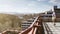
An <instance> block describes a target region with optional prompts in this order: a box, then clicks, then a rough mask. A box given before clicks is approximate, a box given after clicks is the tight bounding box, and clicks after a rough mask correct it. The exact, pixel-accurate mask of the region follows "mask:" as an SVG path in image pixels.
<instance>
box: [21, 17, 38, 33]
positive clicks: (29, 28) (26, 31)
mask: <svg viewBox="0 0 60 34" xmlns="http://www.w3.org/2000/svg"><path fill="white" fill-rule="evenodd" d="M37 19H38V17H37V18H36V19H35V20H34V22H33V23H32V24H31V25H30V27H28V28H27V29H25V30H24V31H22V32H21V33H20V34H25V33H28V32H29V31H31V30H32V28H33V25H34V23H36V21H37Z"/></svg>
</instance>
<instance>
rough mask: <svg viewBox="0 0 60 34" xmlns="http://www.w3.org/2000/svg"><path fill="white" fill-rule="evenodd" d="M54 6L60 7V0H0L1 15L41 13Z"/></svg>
mask: <svg viewBox="0 0 60 34" xmlns="http://www.w3.org/2000/svg"><path fill="white" fill-rule="evenodd" d="M54 5H57V6H59V7H60V0H0V13H41V12H45V11H49V10H51V9H52V8H53V6H54Z"/></svg>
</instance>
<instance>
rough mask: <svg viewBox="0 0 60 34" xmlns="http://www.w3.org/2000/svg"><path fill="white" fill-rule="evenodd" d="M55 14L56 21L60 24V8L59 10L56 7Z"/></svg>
mask: <svg viewBox="0 0 60 34" xmlns="http://www.w3.org/2000/svg"><path fill="white" fill-rule="evenodd" d="M54 12H55V15H56V21H58V22H60V8H58V7H57V6H54Z"/></svg>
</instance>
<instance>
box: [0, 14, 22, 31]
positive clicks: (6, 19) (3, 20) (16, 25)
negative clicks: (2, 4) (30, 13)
mask: <svg viewBox="0 0 60 34" xmlns="http://www.w3.org/2000/svg"><path fill="white" fill-rule="evenodd" d="M7 29H17V30H20V29H21V19H20V18H18V17H17V16H15V15H9V14H0V32H2V31H4V30H7Z"/></svg>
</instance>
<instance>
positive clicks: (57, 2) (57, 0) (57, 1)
mask: <svg viewBox="0 0 60 34" xmlns="http://www.w3.org/2000/svg"><path fill="white" fill-rule="evenodd" d="M49 3H53V4H54V5H59V4H60V0H50V1H49Z"/></svg>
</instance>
